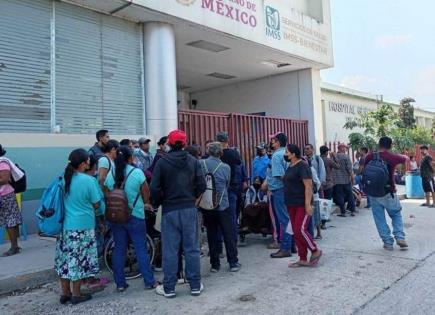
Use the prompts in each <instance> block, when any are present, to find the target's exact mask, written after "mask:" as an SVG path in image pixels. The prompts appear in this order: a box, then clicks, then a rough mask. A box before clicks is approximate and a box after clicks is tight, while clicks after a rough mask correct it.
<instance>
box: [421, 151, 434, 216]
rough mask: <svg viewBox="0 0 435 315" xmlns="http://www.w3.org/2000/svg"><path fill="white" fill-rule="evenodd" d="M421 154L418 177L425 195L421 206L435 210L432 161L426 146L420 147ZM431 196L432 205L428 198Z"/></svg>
mask: <svg viewBox="0 0 435 315" xmlns="http://www.w3.org/2000/svg"><path fill="white" fill-rule="evenodd" d="M420 152H421V156H422V159H421V165H420V175H421V179H422V182H423V190H424V192H425V193H426V203H424V204H422V205H421V206H427V207H430V208H435V183H434V179H433V176H434V169H433V166H434V163H435V162H434V161H433V160H432V157H431V156H430V154H429V148H428V146H427V145H422V146H421V147H420ZM431 195H432V201H433V203H432V204H431V203H430V197H431Z"/></svg>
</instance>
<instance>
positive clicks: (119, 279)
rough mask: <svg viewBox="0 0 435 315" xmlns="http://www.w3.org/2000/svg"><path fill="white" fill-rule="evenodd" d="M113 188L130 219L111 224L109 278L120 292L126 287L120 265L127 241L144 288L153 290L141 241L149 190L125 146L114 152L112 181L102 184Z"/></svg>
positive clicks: (152, 279) (152, 282) (150, 274)
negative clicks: (118, 191) (119, 192)
mask: <svg viewBox="0 0 435 315" xmlns="http://www.w3.org/2000/svg"><path fill="white" fill-rule="evenodd" d="M114 187H116V188H121V189H124V191H125V194H126V196H127V199H128V206H129V208H130V209H131V217H130V220H129V221H128V222H127V223H125V224H112V233H113V238H114V240H115V248H114V250H113V276H114V278H115V283H116V287H117V290H118V291H119V292H123V291H125V289H127V288H128V284H127V283H126V280H125V273H124V266H125V259H126V253H127V246H128V240H129V239H131V241H132V242H133V246H134V250H135V253H136V258H137V260H138V262H139V269H140V272H141V274H142V276H143V279H144V282H145V288H146V289H154V288H155V287H156V286H157V285H158V283H157V281H156V280H155V279H154V274H153V271H152V269H151V265H150V258H149V255H148V251H147V248H146V241H145V240H146V224H145V204H147V203H148V202H149V189H148V185H147V183H146V179H145V174H144V173H143V171H142V170H141V169H139V168H135V167H134V166H133V152H132V150H131V149H130V148H129V147H128V146H121V147H120V148H119V149H118V151H117V154H116V159H115V177H114V181H113V180H112V178H109V179H108V180H107V182H106V188H107V189H109V190H112V189H113V188H114Z"/></svg>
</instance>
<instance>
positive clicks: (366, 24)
mask: <svg viewBox="0 0 435 315" xmlns="http://www.w3.org/2000/svg"><path fill="white" fill-rule="evenodd" d="M330 1H331V14H332V16H331V22H332V40H333V49H334V63H335V65H334V68H332V69H328V70H322V72H321V76H322V80H323V81H324V82H328V83H334V84H339V85H342V86H345V87H348V88H353V89H357V90H361V91H364V92H368V93H371V94H375V95H383V97H384V100H386V101H391V102H397V103H398V102H399V101H400V99H402V98H403V97H406V96H410V97H413V98H414V99H415V100H416V104H415V105H416V106H417V107H420V108H423V109H429V110H431V111H434V112H435V1H434V0H413V1H409V0H330Z"/></svg>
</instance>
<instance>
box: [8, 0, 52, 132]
mask: <svg viewBox="0 0 435 315" xmlns="http://www.w3.org/2000/svg"><path fill="white" fill-rule="evenodd" d="M50 93H51V89H50V3H49V2H48V1H39V0H7V1H6V0H2V1H0V132H49V131H50Z"/></svg>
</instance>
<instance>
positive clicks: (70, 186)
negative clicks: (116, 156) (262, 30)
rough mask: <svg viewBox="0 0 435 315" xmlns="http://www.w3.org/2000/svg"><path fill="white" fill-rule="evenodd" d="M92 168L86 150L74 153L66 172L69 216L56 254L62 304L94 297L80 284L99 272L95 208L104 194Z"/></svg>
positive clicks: (66, 208)
mask: <svg viewBox="0 0 435 315" xmlns="http://www.w3.org/2000/svg"><path fill="white" fill-rule="evenodd" d="M88 167H89V155H88V153H87V152H86V150H84V149H76V150H74V151H72V152H71V154H70V156H69V161H68V165H67V166H66V168H65V175H64V181H65V218H64V223H63V230H62V232H61V233H60V235H59V238H58V240H57V244H56V256H55V269H56V272H57V274H58V275H59V278H60V283H61V288H62V295H61V297H60V303H61V304H66V303H68V302H71V303H72V304H78V303H81V302H85V301H88V300H90V299H91V298H92V296H91V295H83V294H82V293H81V291H80V286H81V284H82V281H83V280H84V279H87V278H90V277H93V276H95V275H96V274H97V273H98V272H99V267H98V251H97V242H96V238H95V209H98V208H99V205H100V202H101V194H100V192H99V188H98V184H97V182H96V181H95V180H93V179H92V178H91V177H90V176H89V175H86V173H85V172H86V170H87V169H88Z"/></svg>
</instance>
